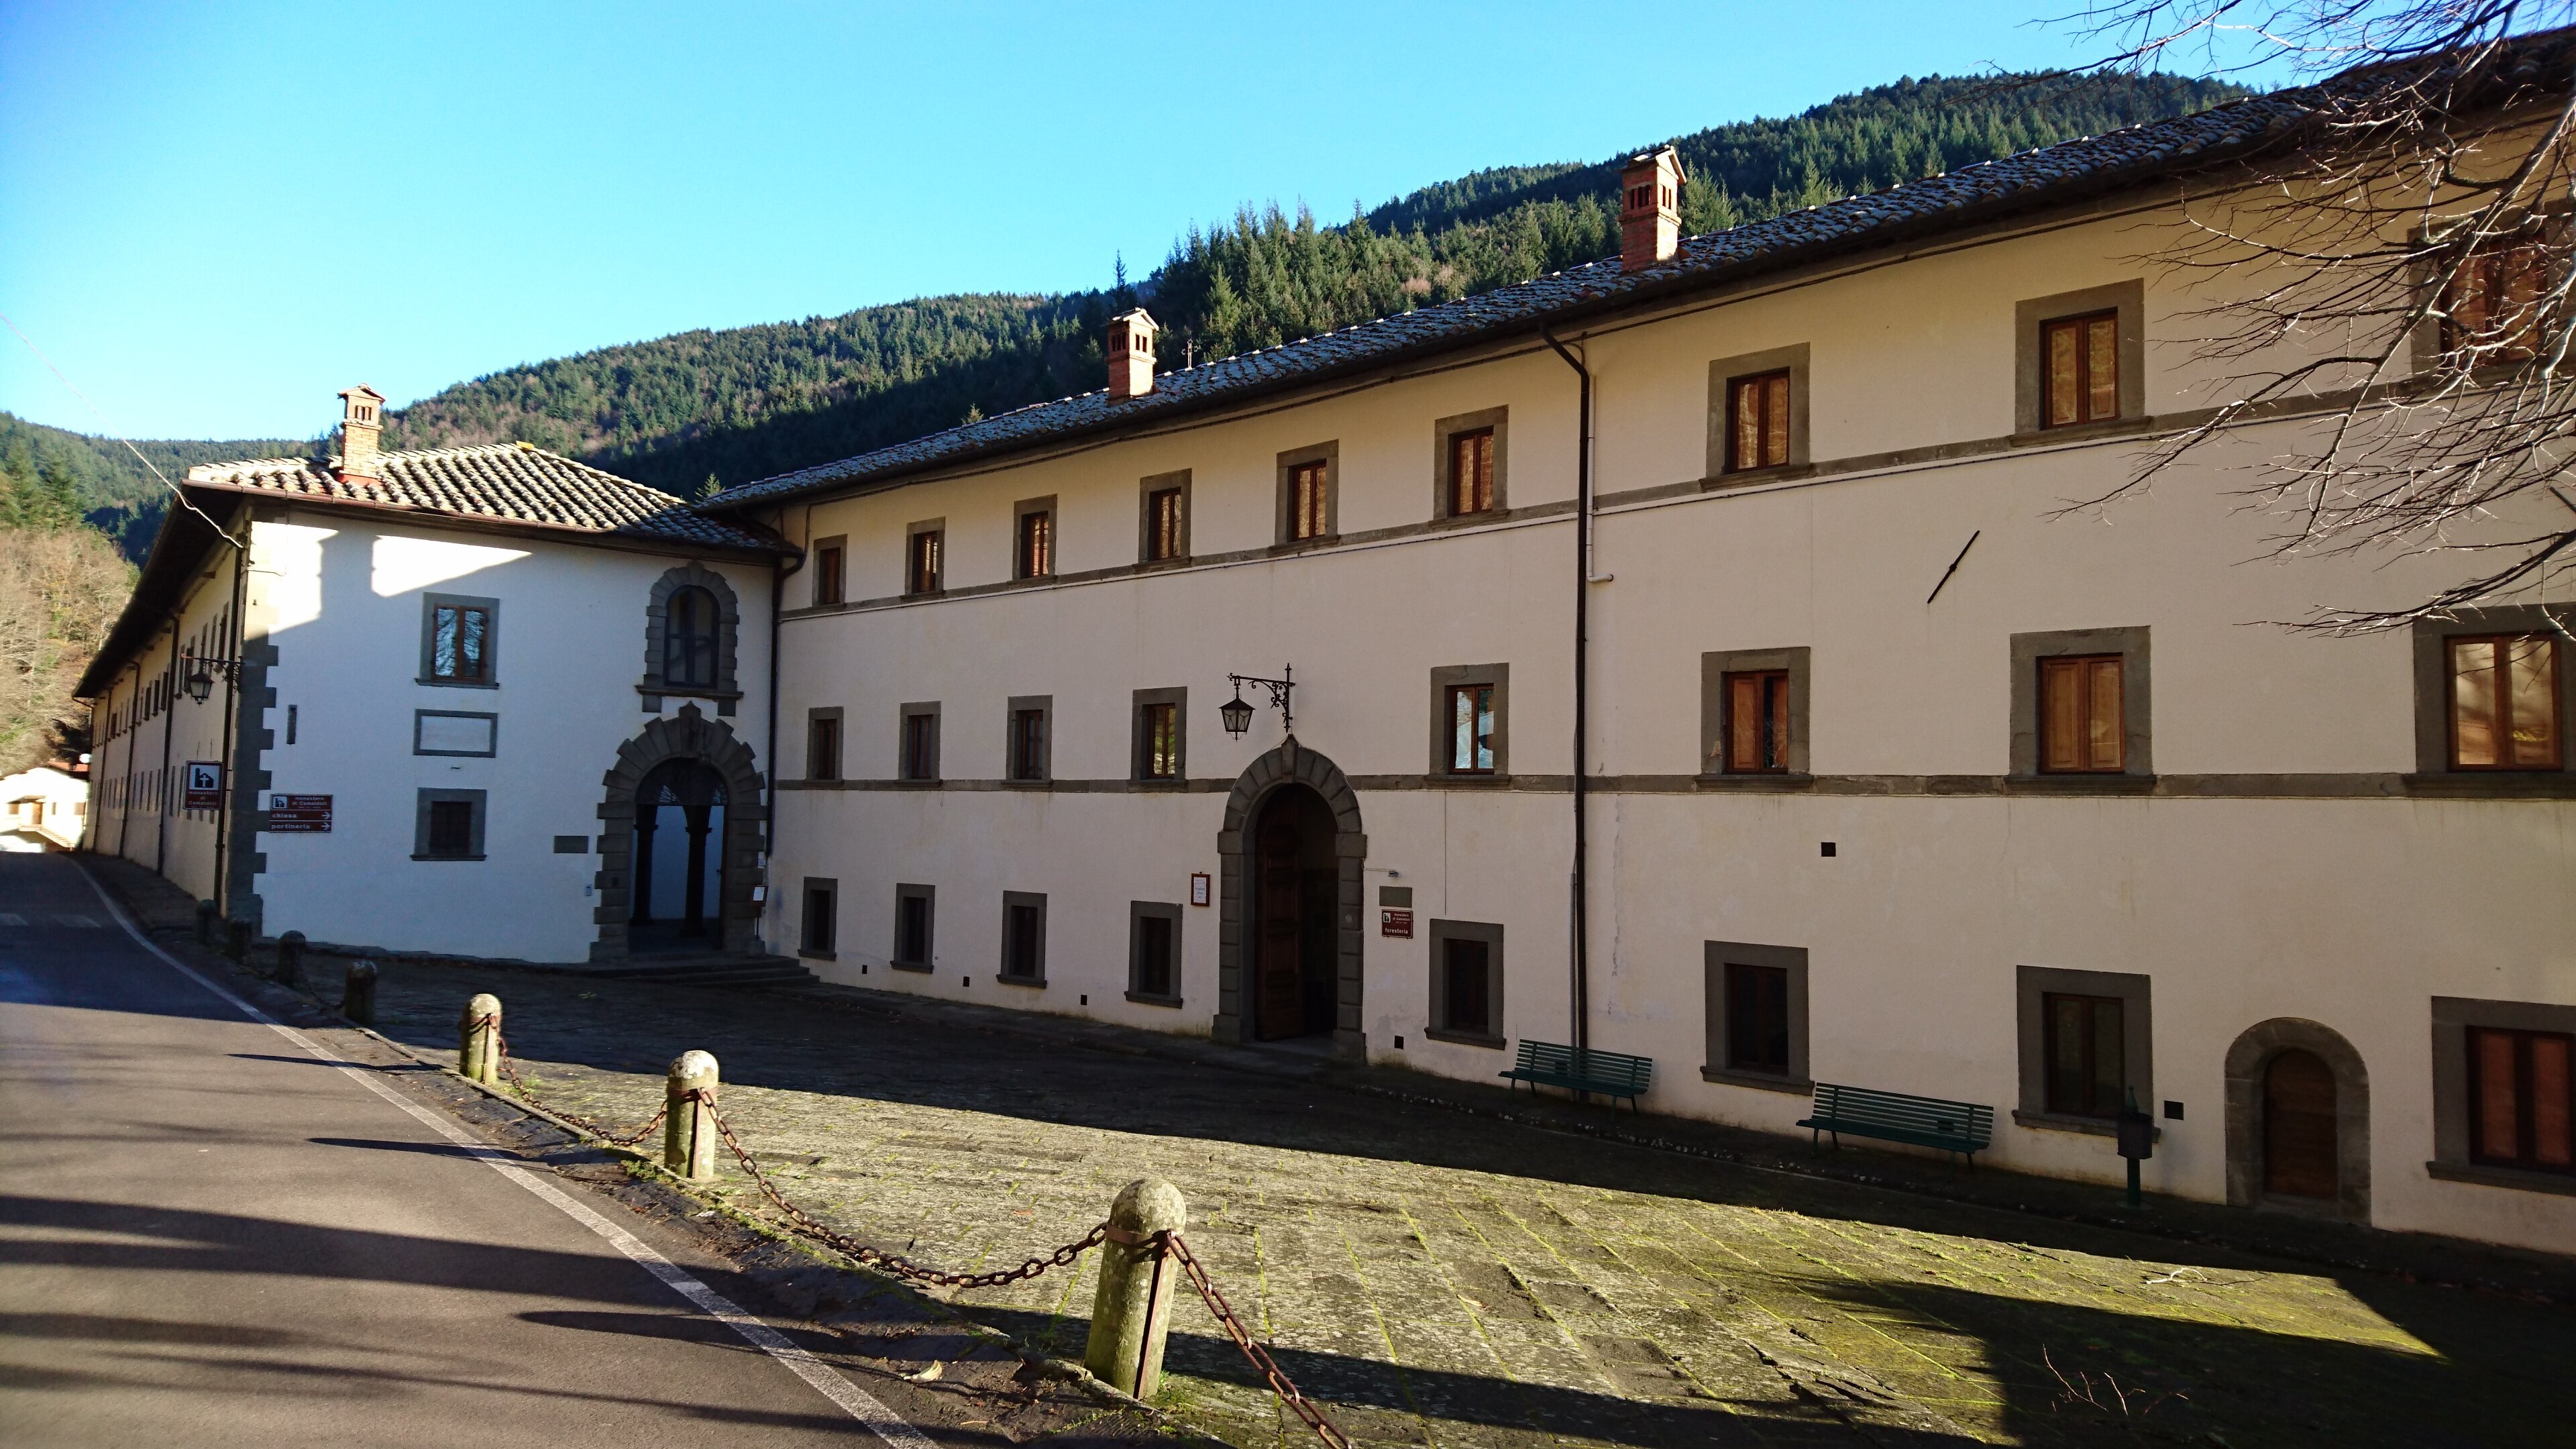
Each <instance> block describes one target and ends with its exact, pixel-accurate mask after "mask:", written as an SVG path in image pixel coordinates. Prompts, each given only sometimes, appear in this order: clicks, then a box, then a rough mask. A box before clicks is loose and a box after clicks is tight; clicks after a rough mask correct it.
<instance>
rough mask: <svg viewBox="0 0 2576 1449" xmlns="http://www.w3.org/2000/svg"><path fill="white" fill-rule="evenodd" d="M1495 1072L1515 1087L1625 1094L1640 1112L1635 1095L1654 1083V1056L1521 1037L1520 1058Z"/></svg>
mask: <svg viewBox="0 0 2576 1449" xmlns="http://www.w3.org/2000/svg"><path fill="white" fill-rule="evenodd" d="M1499 1075H1501V1076H1503V1077H1506V1078H1509V1079H1510V1080H1511V1082H1512V1085H1513V1086H1515V1087H1517V1086H1519V1085H1520V1084H1521V1083H1523V1082H1527V1083H1529V1087H1530V1090H1531V1091H1533V1092H1535V1091H1537V1090H1538V1089H1539V1088H1541V1087H1563V1088H1565V1089H1566V1090H1567V1091H1569V1092H1572V1093H1575V1094H1576V1095H1577V1096H1581V1095H1585V1094H1598V1095H1600V1096H1604V1097H1625V1098H1627V1099H1628V1106H1629V1107H1630V1108H1631V1109H1632V1110H1635V1111H1644V1110H1645V1109H1644V1108H1642V1107H1639V1106H1637V1097H1638V1094H1640V1093H1642V1092H1644V1091H1645V1090H1646V1089H1647V1088H1648V1087H1651V1086H1653V1085H1654V1083H1655V1059H1654V1058H1652V1057H1632V1056H1630V1055H1628V1054H1627V1053H1626V1052H1605V1051H1601V1050H1599V1049H1598V1048H1594V1047H1573V1046H1566V1045H1563V1044H1562V1043H1559V1042H1552V1041H1531V1040H1530V1039H1529V1038H1527V1037H1523V1038H1521V1051H1520V1059H1519V1060H1518V1061H1517V1062H1515V1063H1514V1064H1513V1066H1512V1069H1511V1070H1510V1071H1508V1072H1503V1073H1499Z"/></svg>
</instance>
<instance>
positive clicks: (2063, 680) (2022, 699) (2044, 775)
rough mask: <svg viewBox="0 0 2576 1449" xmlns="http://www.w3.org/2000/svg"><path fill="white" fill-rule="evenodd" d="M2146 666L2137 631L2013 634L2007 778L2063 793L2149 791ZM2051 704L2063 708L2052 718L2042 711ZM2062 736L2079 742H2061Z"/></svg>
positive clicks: (2142, 632)
mask: <svg viewBox="0 0 2576 1449" xmlns="http://www.w3.org/2000/svg"><path fill="white" fill-rule="evenodd" d="M2148 664H2149V657H2148V652H2147V631H2146V629H2145V628H2144V627H2143V626H2140V627H2136V628H2121V629H2059V630H2053V631H2047V632H2040V633H2029V634H2015V635H2013V636H2012V686H2011V687H2012V740H2011V747H2010V754H2009V760H2010V764H2011V771H2012V777H2013V778H2014V779H2015V780H2019V781H2023V782H2027V783H2034V784H2035V783H2039V782H2049V783H2056V784H2062V785H2066V786H2068V787H2070V788H2087V787H2090V788H2103V787H2105V786H2112V785H2113V782H2121V783H2122V784H2125V785H2126V786H2127V787H2129V788H2143V787H2147V786H2151V785H2152V783H2153V782H2154V780H2155V773H2156V772H2155V757H2154V752H2153V743H2154V741H2153V732H2152V729H2151V724H2152V721H2153V719H2154V710H2153V702H2154V697H2153V695H2152V693H2151V691H2150V688H2149V685H2150V680H2149V675H2148ZM2106 679H2107V681H2108V684H2109V686H2110V687H2112V688H2115V689H2116V715H2114V714H2113V712H2112V708H2111V703H2110V701H2109V700H2107V699H2106V697H2105V692H2104V691H2105V687H2106ZM2052 701H2054V702H2057V703H2059V704H2060V705H2062V706H2066V707H2065V708H2061V709H2059V710H2058V711H2056V712H2054V713H2052V712H2051V711H2049V710H2048V709H2046V708H2044V706H2045V705H2047V704H2049V703H2050V702H2052ZM2097 715H2099V716H2100V717H2098V718H2097V717H2096V716H2097ZM2115 730H2116V733H2115V732H2114V731H2115ZM2070 731H2073V732H2076V734H2077V735H2079V736H2080V737H2068V736H2069V732H2070ZM2069 761H2072V762H2073V764H2074V767H2073V768H2069V767H2068V764H2067V762H2069ZM2052 766H2055V768H2052ZM2114 788H2117V787H2116V786H2114Z"/></svg>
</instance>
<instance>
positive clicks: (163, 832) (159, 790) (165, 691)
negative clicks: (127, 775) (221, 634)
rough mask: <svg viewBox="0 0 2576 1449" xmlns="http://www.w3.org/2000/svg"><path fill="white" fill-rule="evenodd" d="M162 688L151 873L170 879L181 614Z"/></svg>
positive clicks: (173, 620) (173, 622) (174, 620)
mask: <svg viewBox="0 0 2576 1449" xmlns="http://www.w3.org/2000/svg"><path fill="white" fill-rule="evenodd" d="M186 599H187V596H186V595H184V594H183V595H181V596H180V604H179V608H183V609H184V608H186V607H187V602H186ZM161 677H162V681H163V682H162V689H161V777H160V779H159V781H158V782H157V787H156V788H155V789H154V790H153V792H152V793H153V795H154V797H155V798H154V800H153V802H152V807H153V809H155V810H157V811H159V812H160V818H161V828H160V831H159V833H158V834H157V835H156V836H155V838H154V839H153V842H152V873H153V874H154V875H157V876H160V877H161V878H162V879H164V880H167V879H169V873H168V868H169V864H170V736H171V735H172V733H174V732H175V731H176V729H177V726H178V723H179V615H178V613H177V612H176V611H175V610H174V611H173V612H172V613H171V615H170V667H169V668H167V669H165V670H163V671H162V675H161Z"/></svg>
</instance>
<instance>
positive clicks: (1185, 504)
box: [1136, 468, 1190, 564]
mask: <svg viewBox="0 0 2576 1449" xmlns="http://www.w3.org/2000/svg"><path fill="white" fill-rule="evenodd" d="M1189 556H1190V470H1189V469H1187V468H1183V469H1181V470H1180V471H1178V472H1176V473H1156V474H1153V475H1152V476H1150V477H1146V478H1141V479H1138V480H1137V483H1136V561H1137V562H1138V563H1140V564H1175V563H1184V562H1187V561H1188V559H1189Z"/></svg>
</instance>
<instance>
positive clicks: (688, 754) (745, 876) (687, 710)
mask: <svg viewBox="0 0 2576 1449" xmlns="http://www.w3.org/2000/svg"><path fill="white" fill-rule="evenodd" d="M674 761H680V762H692V761H693V762H696V763H697V764H700V765H703V766H705V767H706V768H707V769H709V770H712V771H713V772H714V773H715V774H716V776H717V777H718V778H720V779H721V780H722V781H723V782H724V799H725V802H726V803H725V808H724V827H723V836H724V838H723V841H722V842H721V845H720V846H719V845H718V844H717V842H714V841H710V842H709V843H708V844H709V847H710V848H711V849H718V850H720V851H721V856H720V860H719V862H718V866H719V870H720V872H721V875H720V879H721V882H722V884H721V886H720V889H719V897H720V898H719V900H718V902H717V903H716V904H717V906H718V908H719V910H720V913H721V919H722V922H723V926H722V930H721V932H720V934H719V933H711V934H710V936H709V938H708V941H707V949H708V950H710V951H722V952H729V953H738V954H751V953H753V952H756V951H757V950H758V949H759V934H758V926H759V923H760V910H759V907H758V905H757V903H755V902H754V901H753V899H752V889H753V887H755V886H756V885H758V884H759V883H760V846H761V829H762V826H763V824H764V823H765V822H766V821H767V820H768V818H769V801H768V795H767V791H766V789H765V786H766V785H767V783H768V782H767V781H765V780H763V779H762V778H761V774H760V771H759V769H758V767H757V762H756V758H755V757H754V755H753V754H752V749H751V746H750V745H749V744H748V743H746V742H745V741H743V740H742V739H741V738H740V737H739V736H737V735H735V734H734V732H733V728H732V726H730V725H727V724H726V723H724V722H723V721H722V720H713V719H708V718H707V717H706V716H705V715H704V714H702V713H700V712H699V710H698V707H697V706H696V705H694V704H685V705H682V706H680V712H679V713H678V714H676V715H674V716H672V717H670V718H668V719H657V720H655V721H653V722H652V723H651V724H648V725H646V726H645V727H644V728H643V730H642V731H641V732H640V733H638V734H637V735H636V736H635V738H633V739H631V740H628V741H627V742H626V743H624V744H622V745H619V746H618V747H617V763H616V765H615V766H613V767H611V768H610V769H609V771H608V773H607V774H606V775H604V776H602V777H601V783H602V784H603V785H605V786H606V787H607V796H606V798H605V799H603V800H602V801H601V802H600V806H599V819H600V835H599V875H598V877H597V880H598V886H599V905H598V908H597V909H596V910H594V911H593V912H592V916H591V919H592V920H593V921H594V922H595V923H596V924H597V925H598V927H599V935H598V938H597V939H596V940H594V941H592V942H591V947H590V959H592V960H594V961H623V960H625V959H627V958H628V957H629V956H631V955H633V954H634V943H633V940H632V938H631V937H630V934H629V926H630V924H631V923H632V921H633V920H634V916H635V884H636V881H635V868H636V864H637V862H636V860H635V817H636V810H637V803H636V802H637V796H638V793H639V792H640V791H641V790H642V789H643V788H644V786H645V784H646V778H647V777H648V776H652V775H654V772H655V771H656V770H658V769H661V768H662V767H663V766H666V765H669V764H671V763H672V762H674ZM668 773H669V772H668V771H664V775H665V776H667V775H668Z"/></svg>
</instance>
